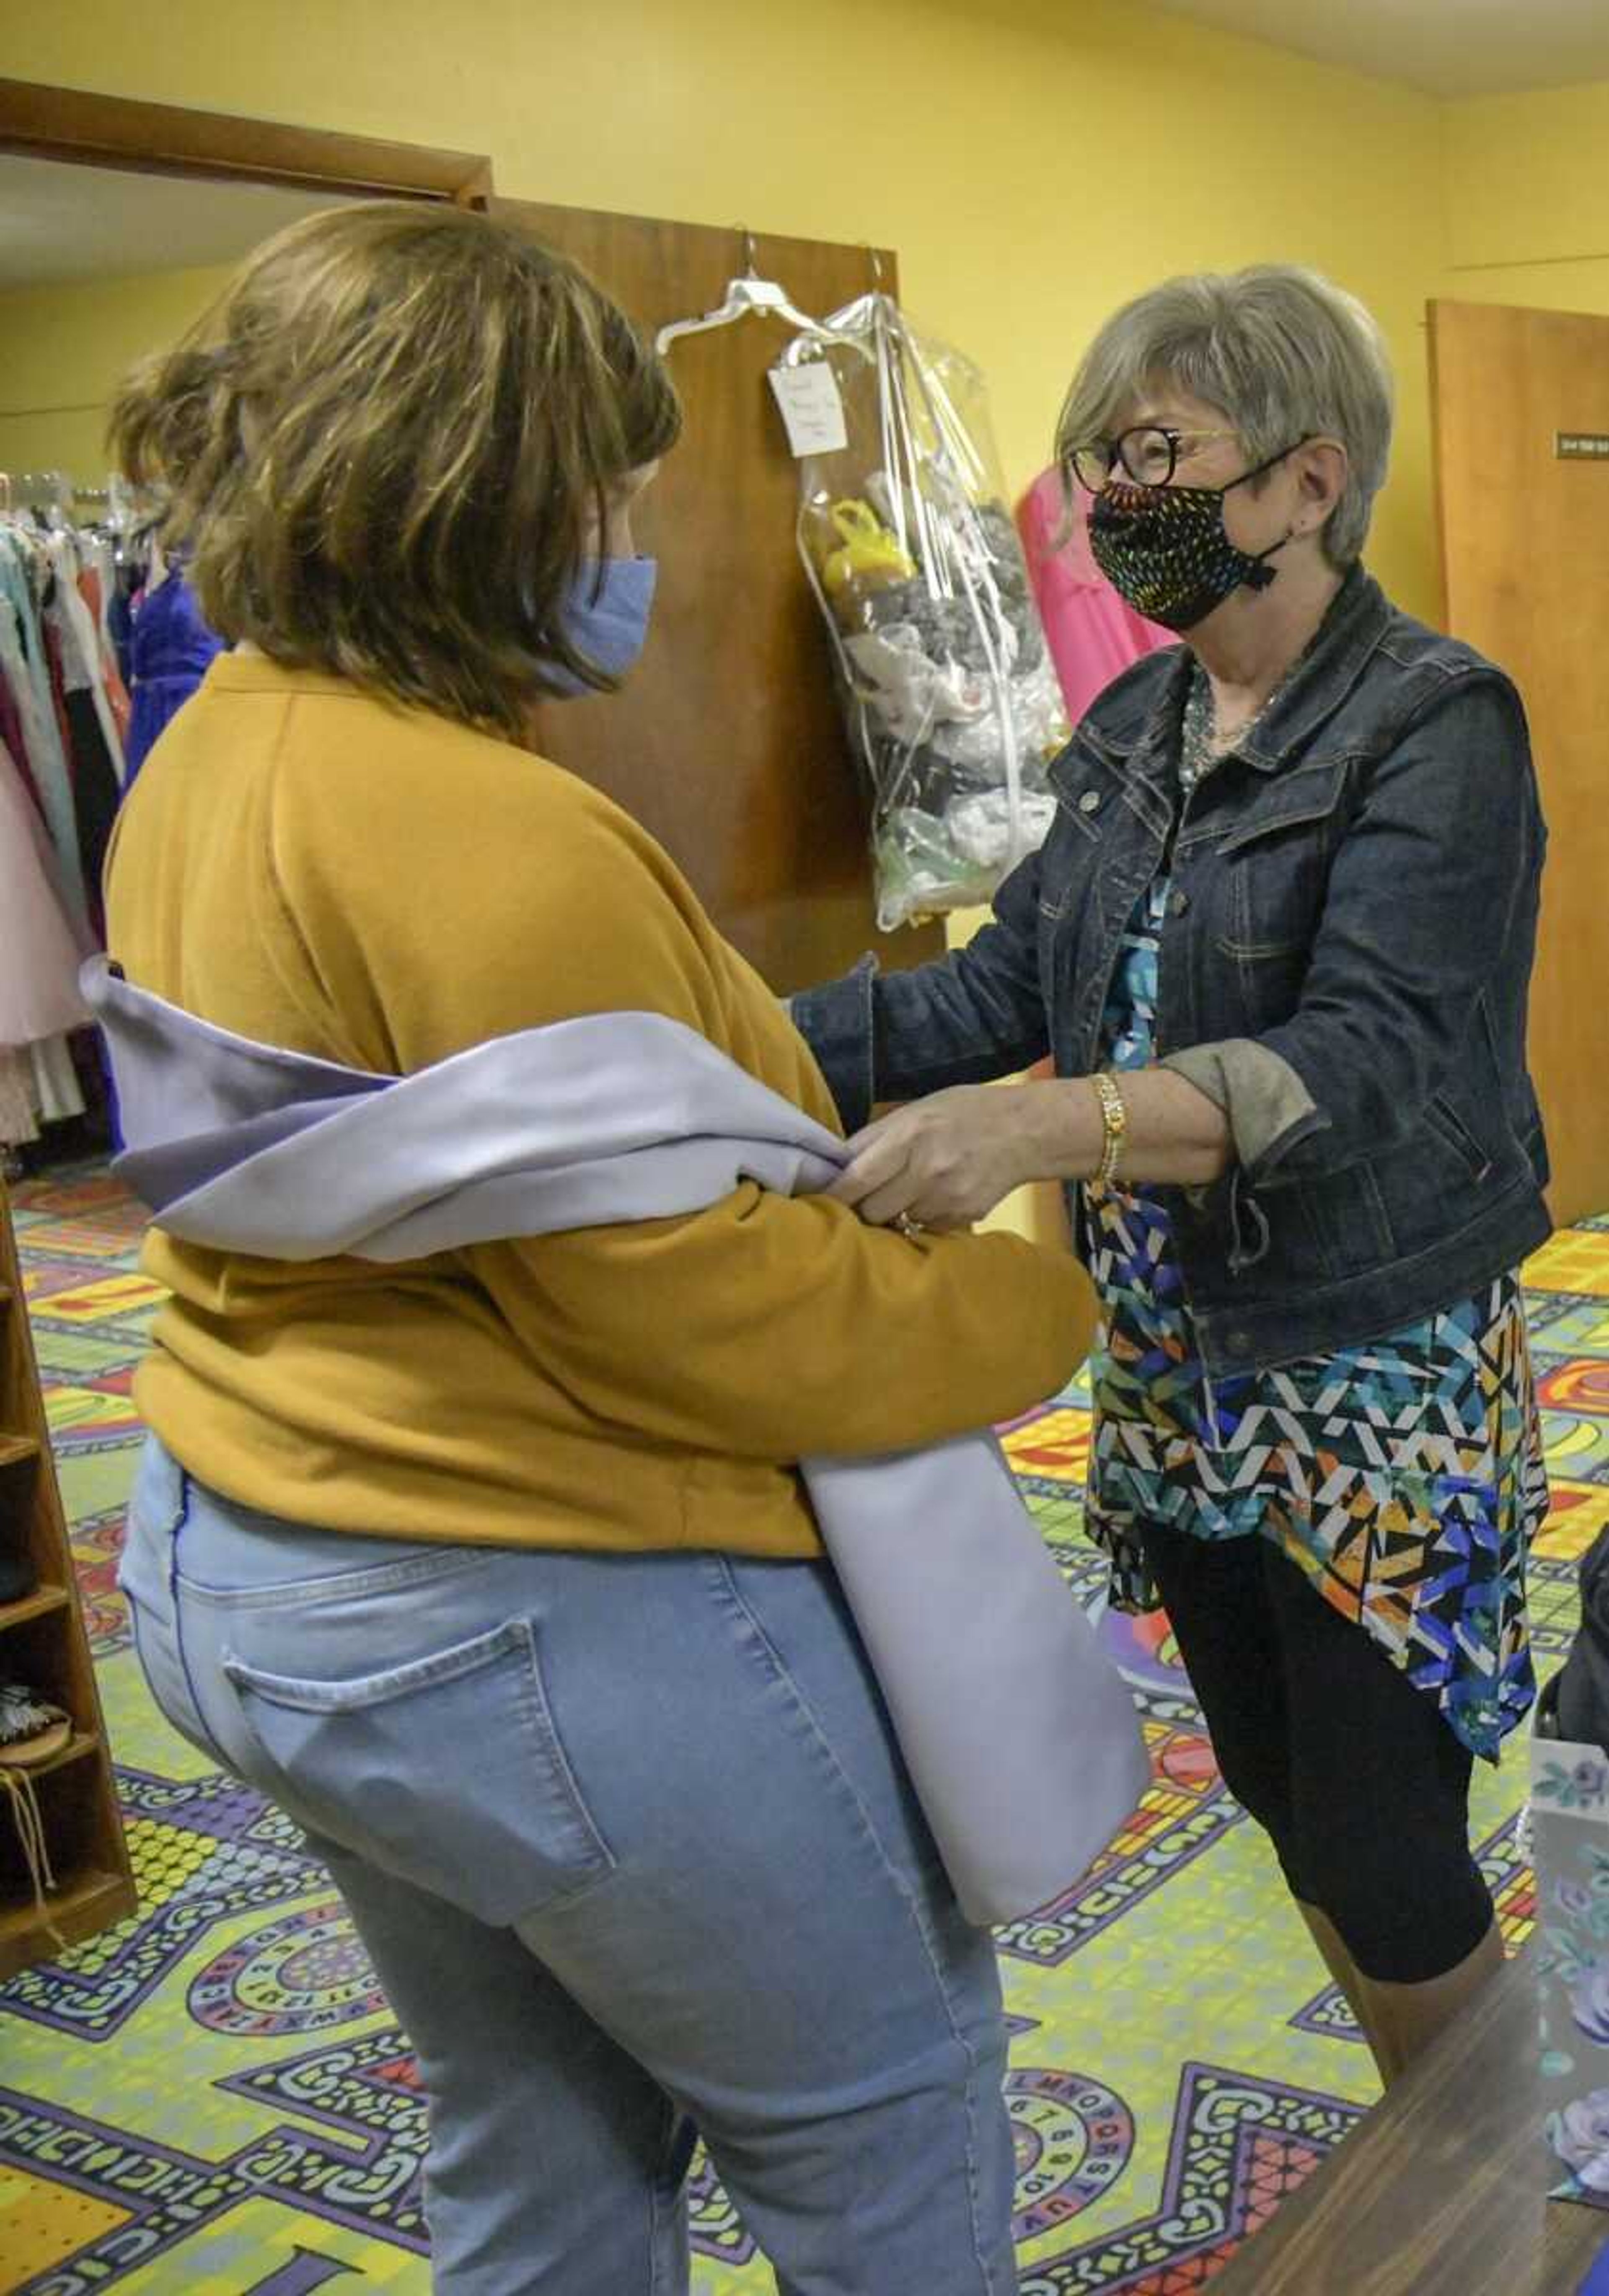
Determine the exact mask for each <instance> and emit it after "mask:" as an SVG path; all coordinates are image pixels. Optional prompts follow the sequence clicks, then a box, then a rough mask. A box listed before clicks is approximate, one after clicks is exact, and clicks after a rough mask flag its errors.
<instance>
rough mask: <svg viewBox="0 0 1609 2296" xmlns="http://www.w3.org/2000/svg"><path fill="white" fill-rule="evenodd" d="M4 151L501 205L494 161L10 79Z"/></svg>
mask: <svg viewBox="0 0 1609 2296" xmlns="http://www.w3.org/2000/svg"><path fill="white" fill-rule="evenodd" d="M0 152H18V153H21V155H23V156H24V157H26V158H30V159H36V160H66V161H68V162H70V163H71V164H74V165H77V166H79V167H86V168H124V169H127V170H129V171H131V172H132V173H135V174H137V175H147V176H195V177H201V178H203V179H205V180H207V181H209V182H212V183H231V182H233V183H246V184H282V185H285V186H288V187H290V188H291V189H294V190H297V191H313V192H320V191H327V192H349V193H357V194H358V195H360V196H361V195H367V196H370V197H376V198H392V199H415V200H444V201H452V203H453V204H454V205H455V206H457V207H469V208H485V207H487V206H488V204H489V203H490V201H491V199H492V196H493V184H492V168H491V161H490V160H489V159H488V158H487V157H486V156H485V154H484V153H478V152H443V151H437V150H433V149H431V147H430V146H429V145H428V144H423V143H384V142H382V141H381V140H380V139H379V138H377V137H375V136H370V135H338V134H335V133H333V132H332V130H330V129H327V128H322V127H287V126H285V125H284V124H283V123H282V122H280V121H277V120H272V119H247V118H245V117H243V116H242V115H240V114H237V113H233V112H226V111H187V110H185V109H184V108H183V107H181V106H179V105H177V104H170V103H144V102H139V101H137V100H135V99H134V98H132V97H128V96H122V95H101V94H96V93H94V91H92V90H90V89H88V88H78V87H50V86H45V85H44V83H42V82H39V81H35V80H22V79H0Z"/></svg>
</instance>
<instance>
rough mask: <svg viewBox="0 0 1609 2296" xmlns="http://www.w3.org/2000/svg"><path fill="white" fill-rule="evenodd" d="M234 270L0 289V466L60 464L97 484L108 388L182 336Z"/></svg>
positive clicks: (17, 467) (24, 468)
mask: <svg viewBox="0 0 1609 2296" xmlns="http://www.w3.org/2000/svg"><path fill="white" fill-rule="evenodd" d="M228 275H229V274H228V270H227V268H224V269H222V270H206V271H166V272H159V273H156V274H153V275H151V276H149V277H146V278H136V279H109V280H103V281H99V282H96V281H86V282H84V283H81V284H80V283H73V284H71V285H66V286H57V287H21V288H13V289H12V291H10V292H9V293H7V294H0V343H4V346H5V356H4V363H3V364H0V470H4V471H55V470H62V471H66V472H67V473H68V475H69V476H70V477H71V478H75V479H77V480H78V481H79V482H80V483H81V484H83V485H89V484H91V483H94V484H96V485H98V484H99V483H100V474H101V473H102V472H103V471H104V470H105V468H106V447H105V428H106V402H107V400H108V398H110V396H111V391H112V389H114V387H115V386H116V384H117V382H118V381H119V379H120V378H121V377H122V375H123V374H125V373H127V370H128V368H129V367H130V366H132V365H134V363H135V360H136V359H138V358H140V357H143V356H144V354H145V353H146V352H147V351H152V350H160V349H161V348H164V347H165V346H166V345H167V344H168V343H170V342H172V341H173V340H175V339H176V337H177V336H179V335H181V334H182V333H183V332H184V331H185V327H186V326H188V324H190V322H191V320H192V319H193V318H195V317H197V316H199V315H200V314H201V312H202V311H203V310H204V309H205V308H206V307H207V305H208V304H209V302H210V300H211V299H212V297H213V295H214V294H215V293H216V292H217V291H218V287H219V286H220V285H221V284H222V283H223V281H224V280H226V278H227V277H228Z"/></svg>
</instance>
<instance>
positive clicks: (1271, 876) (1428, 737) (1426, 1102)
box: [792, 568, 1549, 1375]
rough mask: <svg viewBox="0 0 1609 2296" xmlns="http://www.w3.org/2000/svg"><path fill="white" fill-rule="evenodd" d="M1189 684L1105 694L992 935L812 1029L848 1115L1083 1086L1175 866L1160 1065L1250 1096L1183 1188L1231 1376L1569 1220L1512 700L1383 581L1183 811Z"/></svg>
mask: <svg viewBox="0 0 1609 2296" xmlns="http://www.w3.org/2000/svg"><path fill="white" fill-rule="evenodd" d="M1190 667H1191V661H1190V656H1189V654H1188V652H1186V649H1184V648H1183V647H1170V648H1169V649H1168V650H1167V651H1165V652H1162V653H1157V654H1153V655H1152V656H1150V657H1149V658H1148V659H1147V660H1144V661H1141V662H1138V663H1137V664H1136V665H1135V666H1134V668H1131V669H1129V671H1127V672H1126V673H1125V674H1124V675H1123V676H1121V677H1120V678H1119V679H1117V680H1116V682H1115V683H1114V684H1113V685H1111V686H1109V687H1108V688H1107V690H1106V691H1105V693H1103V694H1102V695H1101V696H1100V697H1099V699H1098V700H1097V701H1096V702H1095V703H1094V704H1093V706H1092V707H1091V709H1089V711H1088V715H1087V716H1086V717H1085V718H1084V719H1083V721H1082V723H1081V724H1080V726H1079V728H1078V731H1077V732H1076V733H1075V734H1074V735H1073V738H1072V741H1071V743H1070V744H1069V746H1068V748H1067V749H1066V750H1064V751H1063V755H1062V756H1061V757H1060V758H1058V759H1057V761H1056V763H1055V766H1054V767H1052V769H1051V780H1052V784H1053V786H1054V788H1055V792H1056V795H1057V798H1058V799H1059V804H1058V808H1057V812H1056V817H1055V822H1054V823H1053V824H1052V827H1051V830H1050V833H1049V835H1048V837H1047V840H1046V841H1045V844H1044V845H1043V847H1042V848H1041V849H1040V850H1039V851H1038V853H1036V854H1033V855H1031V856H1030V857H1029V858H1028V859H1027V860H1025V861H1024V862H1022V865H1020V866H1019V867H1018V868H1017V869H1016V870H1014V872H1013V873H1012V875H1011V876H1010V877H1008V878H1007V879H1006V882H1005V884H1004V885H1003V886H1002V887H1001V889H1000V891H999V894H998V896H997V899H996V902H995V907H994V915H993V919H992V921H991V922H989V924H988V925H986V926H985V927H984V928H983V930H982V931H981V932H980V933H979V934H978V936H977V937H976V939H974V940H973V942H972V944H971V945H970V947H966V948H965V949H958V950H956V951H953V952H952V953H951V954H950V955H948V956H946V957H943V958H941V959H940V960H939V961H938V962H936V963H934V964H926V965H923V966H921V967H920V968H918V969H917V970H916V971H915V972H903V973H887V974H884V973H879V972H877V970H876V966H875V963H874V960H873V959H870V958H867V959H866V960H864V961H863V962H862V964H860V965H859V966H858V967H857V968H856V970H855V971H854V972H851V973H850V974H848V975H846V976H845V977H844V978H843V979H842V980H837V981H834V982H832V983H830V984H829V985H828V986H826V987H825V988H816V989H810V990H808V991H806V992H805V993H804V994H803V995H801V996H796V997H795V998H794V999H793V1003H792V1012H793V1018H794V1020H795V1021H796V1022H797V1024H798V1026H799V1027H800V1029H801V1030H802V1031H803V1033H804V1035H805V1037H807V1038H808V1040H809V1044H810V1046H811V1047H812V1049H813V1050H814V1052H815V1053H816V1055H817V1059H818V1061H819V1062H820V1063H821V1065H822V1068H823V1070H825V1075H826V1078H827V1080H828V1082H829V1084H830V1085H831V1086H832V1088H833V1093H834V1095H835V1096H836V1098H837V1101H838V1105H839V1108H840V1111H841V1114H842V1116H843V1119H844V1121H845V1123H846V1125H848V1126H849V1127H850V1128H851V1129H852V1128H856V1127H858V1126H859V1125H860V1124H862V1123H864V1122H865V1121H866V1118H867V1116H868V1114H869V1112H870V1111H871V1107H872V1104H873V1103H874V1101H883V1100H887V1101H904V1100H914V1099H916V1098H918V1097H920V1096H921V1095H923V1094H924V1093H929V1092H935V1091H938V1090H940V1088H941V1087H945V1086H947V1085H956V1084H969V1083H979V1082H981V1081H983V1080H984V1079H986V1078H991V1077H1001V1076H1009V1075H1011V1074H1013V1073H1014V1072H1015V1071H1016V1070H1020V1069H1024V1068H1027V1067H1029V1066H1030V1064H1031V1063H1032V1062H1036V1061H1038V1060H1040V1059H1042V1058H1043V1057H1044V1056H1045V1054H1047V1053H1048V1054H1051V1055H1052V1056H1053V1058H1054V1062H1055V1069H1056V1072H1057V1073H1058V1075H1062V1076H1071V1077H1076V1076H1083V1075H1087V1074H1088V1072H1089V1070H1090V1069H1091V1068H1092V1067H1093V1066H1094V1065H1095V1064H1096V1058H1097V1045H1098V1038H1099V1031H1100V1025H1101V1016H1102V1013H1103V1010H1104V1005H1105V1002H1106V996H1107V992H1108V990H1109V988H1110V987H1111V984H1112V975H1113V972H1114V970H1115V968H1116V965H1117V963H1118V958H1119V954H1120V947H1121V939H1122V935H1123V931H1124V929H1125V927H1126V926H1127V925H1128V923H1129V919H1130V917H1131V915H1132V914H1133V910H1134V906H1135V903H1136V901H1137V898H1138V897H1139V895H1140V894H1141V892H1142V891H1143V890H1145V887H1146V886H1147V885H1148V884H1149V883H1150V881H1151V880H1152V878H1153V876H1154V875H1155V874H1156V873H1157V871H1158V870H1159V869H1160V868H1162V867H1163V866H1164V865H1170V871H1171V881H1172V887H1173V890H1172V895H1171V898H1170V903H1169V909H1168V916H1167V921H1166V924H1165V926H1164V930H1163V933H1162V944H1161V978H1160V984H1159V999H1158V1014H1157V1024H1158V1025H1157V1042H1158V1052H1159V1056H1160V1057H1166V1056H1168V1055H1176V1056H1179V1057H1178V1066H1179V1067H1180V1068H1181V1069H1183V1070H1185V1072H1186V1074H1189V1075H1191V1076H1192V1077H1193V1078H1195V1079H1196V1080H1197V1081H1199V1082H1201V1083H1202V1084H1203V1087H1204V1088H1207V1089H1211V1084H1210V1082H1209V1077H1210V1075H1211V1073H1217V1074H1219V1076H1225V1075H1227V1077H1228V1078H1230V1082H1229V1085H1228V1087H1227V1090H1226V1091H1222V1092H1219V1093H1217V1094H1215V1096H1216V1097H1219V1099H1220V1100H1221V1101H1222V1102H1223V1103H1224V1104H1225V1105H1226V1106H1227V1110H1228V1113H1229V1118H1230V1122H1231V1127H1232V1129H1233V1131H1234V1135H1235V1150H1236V1155H1235V1160H1234V1161H1233V1162H1232V1163H1231V1165H1230V1168H1229V1169H1228V1170H1227V1171H1226V1172H1225V1173H1224V1175H1223V1176H1222V1177H1221V1178H1219V1180H1217V1181H1215V1182H1214V1183H1213V1184H1212V1185H1211V1187H1208V1188H1204V1189H1185V1188H1164V1189H1161V1190H1159V1191H1158V1192H1157V1193H1159V1194H1160V1195H1161V1196H1162V1199H1163V1201H1165V1203H1166V1205H1167V1207H1168V1210H1169V1212H1170V1217H1171V1218H1172V1222H1173V1230H1174V1236H1175V1240H1176V1243H1177V1248H1178V1259H1179V1264H1180V1267H1181V1270H1182V1272H1183V1275H1184V1280H1185V1286H1186V1292H1187V1295H1188V1298H1189V1300H1190V1305H1191V1307H1192V1309H1193V1310H1194V1317H1195V1322H1196V1327H1197V1333H1198V1337H1199V1340H1200V1343H1201V1348H1202V1353H1203V1358H1204V1360H1205V1362H1206V1364H1207V1365H1208V1368H1209V1369H1210V1370H1211V1371H1212V1372H1214V1373H1216V1374H1220V1375H1221V1374H1227V1373H1231V1372H1236V1371H1244V1370H1247V1369H1250V1368H1252V1367H1253V1366H1259V1365H1270V1364H1277V1363H1282V1362H1285V1361H1289V1360H1290V1359H1291V1358H1293V1357H1297V1356H1305V1355H1315V1354H1323V1353H1327V1352H1329V1351H1330V1350H1331V1349H1335V1348H1339V1347H1346V1346H1351V1345H1353V1344H1355V1343H1357V1342H1359V1341H1364V1340H1367V1339H1371V1338H1375V1337H1376V1336H1378V1335H1380V1334H1381V1333H1387V1332H1390V1331H1391V1330H1393V1329H1395V1328H1396V1327H1397V1326H1399V1325H1400V1324H1408V1323H1413V1322H1416V1321H1417V1320H1418V1319H1419V1318H1420V1317H1422V1316H1427V1315H1431V1314H1433V1313H1434V1312H1435V1311H1436V1310H1437V1309H1438V1308H1442V1307H1445V1306H1447V1305H1449V1303H1450V1302H1451V1301H1453V1300H1457V1299H1460V1298H1462V1297H1464V1296H1465V1295H1466V1294H1468V1293H1469V1292H1472V1291H1474V1290H1475V1289H1476V1288H1477V1287H1478V1286H1479V1285H1480V1284H1481V1283H1485V1282H1487V1281H1488V1280H1490V1278H1492V1277H1493V1276H1496V1275H1499V1274H1501V1273H1502V1272H1503V1271H1504V1270H1505V1269H1506V1268H1509V1267H1514V1266H1515V1265H1517V1263H1518V1262H1519V1261H1520V1260H1521V1259H1523V1258H1524V1256H1525V1254H1526V1253H1527V1252H1529V1251H1531V1250H1533V1249H1534V1248H1535V1247H1536V1245H1538V1244H1539V1243H1540V1242H1542V1240H1543V1239H1544V1237H1545V1236H1546V1235H1547V1233H1548V1228H1549V1221H1548V1217H1547V1209H1546V1206H1545V1204H1544V1202H1543V1199H1542V1189H1543V1187H1544V1186H1545V1185H1546V1183H1547V1150H1546V1147H1545V1145H1544V1142H1543V1136H1542V1123H1541V1117H1540V1114H1539V1111H1538V1107H1537V1101H1536V1095H1535V1093H1534V1092H1533V1090H1532V1088H1531V1079H1530V1077H1529V1075H1528V1074H1527V1070H1526V1064H1525V1013H1526V999H1527V994H1528V990H1529V986H1530V980H1531V961H1532V956H1533V953H1534V949H1535V942H1536V926H1537V911H1538V896H1539V881H1540V876H1541V867H1542V857H1543V851H1544V847H1545V843H1546V832H1545V830H1544V828H1543V824H1542V818H1541V811H1540V807H1539V801H1538V796H1537V788H1536V776H1535V773H1534V771H1533V768H1532V766H1531V749H1530V742H1529V740H1528V737H1527V733H1526V726H1525V716H1524V711H1523V708H1522V705H1521V702H1520V699H1519V696H1518V694H1517V693H1515V688H1514V686H1513V685H1511V684H1510V682H1509V680H1508V679H1507V678H1506V676H1504V675H1503V673H1502V672H1501V671H1500V670H1498V669H1497V668H1494V667H1493V666H1492V664H1491V663H1490V662H1488V661H1486V660H1482V657H1481V656H1480V655H1479V654H1477V653H1475V652H1473V651H1472V650H1471V649H1470V648H1469V647H1468V646H1465V645H1462V644H1458V643H1457V641H1456V640H1454V639H1451V638H1447V637H1443V636H1441V635H1439V634H1438V633H1436V632H1435V631H1433V630H1430V629H1427V628H1425V627H1424V626H1423V625H1422V624H1421V623H1418V622H1416V621H1413V620H1411V619H1409V618H1408V616H1407V615H1406V614H1402V613H1400V612H1398V611H1397V610H1396V609H1395V608H1394V607H1393V606H1392V605H1391V603H1390V602H1389V600H1388V599H1387V598H1386V597H1385V595H1384V594H1383V592H1382V591H1381V589H1380V588H1379V586H1378V585H1377V584H1376V583H1375V582H1374V581H1372V580H1371V579H1370V578H1368V577H1367V575H1366V574H1365V573H1364V572H1363V571H1362V570H1361V569H1360V568H1359V569H1354V570H1353V571H1352V572H1351V573H1350V575H1349V576H1348V578H1347V580H1346V582H1345V583H1344V585H1343V586H1342V590H1341V592H1340V594H1338V596H1337V598H1336V599H1335V602H1334V605H1333V606H1332V608H1331V610H1330V612H1329V615H1328V617H1327V618H1326V623H1325V626H1324V627H1323V629H1322V630H1321V632H1320V633H1319V635H1318V640H1317V641H1316V643H1315V644H1314V645H1313V647H1312V648H1311V649H1310V651H1309V654H1308V656H1307V658H1306V659H1305V660H1304V661H1303V663H1302V665H1301V668H1300V669H1299V671H1298V673H1297V674H1296V676H1294V677H1293V679H1292V681H1291V683H1290V684H1289V685H1288V686H1287V687H1286V688H1285V692H1284V693H1283V694H1282V695H1281V696H1280V697H1279V699H1278V700H1277V701H1276V703H1275V705H1274V707H1273V708H1272V709H1270V710H1269V711H1268V715H1267V716H1266V717H1264V718H1263V719H1261V720H1260V722H1259V723H1258V724H1257V725H1256V726H1254V727H1253V728H1252V730H1251V731H1250V732H1249V733H1248V734H1247V735H1246V737H1245V738H1244V741H1243V742H1242V743H1241V745H1240V747H1239V749H1238V750H1236V751H1235V753H1234V754H1233V755H1232V756H1230V757H1229V758H1226V759H1225V760H1224V761H1223V762H1222V763H1221V764H1220V765H1219V767H1217V768H1216V770H1215V771H1214V772H1212V773H1211V775H1208V776H1207V777H1206V778H1205V779H1204V780H1203V782H1202V783H1200V784H1199V785H1198V786H1197V788H1196V789H1195V790H1194V792H1193V793H1192V795H1191V796H1190V798H1189V799H1188V800H1187V802H1186V806H1185V808H1184V812H1183V816H1182V818H1178V798H1177V790H1178V779H1177V769H1178V748H1179V734H1180V721H1181V717H1182V712H1183V708H1184V700H1185V693H1186V687H1187V684H1188V679H1189V674H1190ZM1248 1046H1257V1047H1259V1048H1260V1051H1259V1052H1257V1053H1255V1054H1252V1058H1251V1059H1250V1061H1249V1062H1248V1061H1247V1060H1246V1058H1245V1054H1246V1052H1247V1048H1248ZM1191 1047H1211V1048H1213V1052H1212V1054H1208V1055H1206V1056H1205V1065H1204V1066H1203V1054H1201V1053H1200V1052H1196V1053H1194V1054H1193V1053H1191V1052H1190V1051H1189V1049H1188V1048H1191ZM1214 1055H1217V1056H1219V1057H1218V1058H1217V1059H1216V1061H1215V1059H1214ZM1268 1055H1272V1056H1273V1057H1272V1058H1269V1057H1268ZM1237 1062H1238V1067H1239V1071H1240V1073H1241V1075H1242V1078H1243V1081H1244V1078H1245V1076H1246V1072H1247V1071H1248V1070H1250V1071H1251V1072H1252V1076H1253V1077H1254V1078H1255V1080H1256V1085H1257V1089H1256V1090H1255V1092H1243V1093H1242V1094H1241V1095H1238V1096H1237V1094H1236V1092H1235V1085H1234V1078H1235V1073H1236V1069H1237ZM1270 1080H1272V1089H1270V1088H1269V1086H1270ZM1073 1210H1074V1223H1073V1225H1074V1232H1075V1234H1076V1235H1078V1237H1079V1242H1080V1250H1082V1248H1083V1239H1082V1234H1081V1226H1082V1222H1081V1218H1080V1203H1079V1201H1078V1198H1077V1195H1076V1192H1075V1193H1074V1202H1073Z"/></svg>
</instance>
